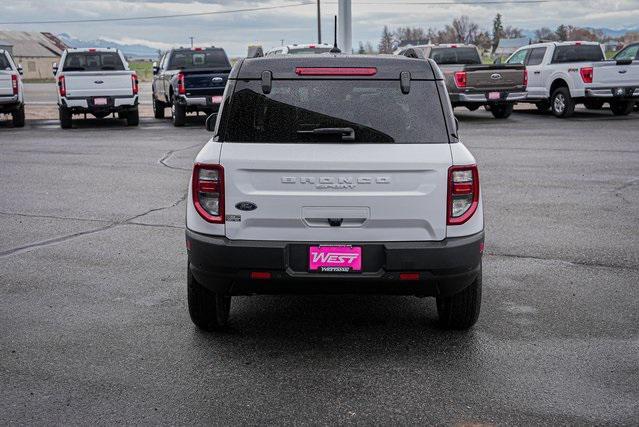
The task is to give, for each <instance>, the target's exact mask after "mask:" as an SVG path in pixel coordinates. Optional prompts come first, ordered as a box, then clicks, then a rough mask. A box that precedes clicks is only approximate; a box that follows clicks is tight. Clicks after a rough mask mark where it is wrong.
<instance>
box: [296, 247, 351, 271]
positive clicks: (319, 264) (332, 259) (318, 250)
mask: <svg viewBox="0 0 639 427" xmlns="http://www.w3.org/2000/svg"><path fill="white" fill-rule="evenodd" d="M308 268H309V270H310V271H312V272H321V273H350V272H359V271H362V248H361V247H360V246H311V247H310V248H309V253H308Z"/></svg>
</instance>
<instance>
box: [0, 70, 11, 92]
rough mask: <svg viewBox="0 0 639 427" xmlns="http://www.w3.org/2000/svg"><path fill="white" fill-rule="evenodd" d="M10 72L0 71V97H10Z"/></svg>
mask: <svg viewBox="0 0 639 427" xmlns="http://www.w3.org/2000/svg"><path fill="white" fill-rule="evenodd" d="M11 75H12V72H7V71H0V96H12V95H13V84H12V83H11Z"/></svg>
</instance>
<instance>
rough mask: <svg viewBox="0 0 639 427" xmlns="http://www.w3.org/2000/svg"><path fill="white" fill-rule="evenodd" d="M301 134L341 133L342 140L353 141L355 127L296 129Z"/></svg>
mask: <svg viewBox="0 0 639 427" xmlns="http://www.w3.org/2000/svg"><path fill="white" fill-rule="evenodd" d="M297 133H298V134H301V135H341V136H342V141H355V129H353V128H316V129H311V130H298V131H297Z"/></svg>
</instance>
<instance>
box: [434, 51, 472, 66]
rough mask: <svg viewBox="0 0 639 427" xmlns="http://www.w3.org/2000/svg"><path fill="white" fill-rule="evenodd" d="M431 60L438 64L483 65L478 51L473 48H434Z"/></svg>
mask: <svg viewBox="0 0 639 427" xmlns="http://www.w3.org/2000/svg"><path fill="white" fill-rule="evenodd" d="M430 59H432V60H433V61H435V62H436V63H438V64H473V65H474V64H481V58H480V57H479V53H477V49H475V48H473V47H446V48H436V47H435V48H433V49H432V50H431V51H430Z"/></svg>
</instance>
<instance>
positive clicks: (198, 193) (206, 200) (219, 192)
mask: <svg viewBox="0 0 639 427" xmlns="http://www.w3.org/2000/svg"><path fill="white" fill-rule="evenodd" d="M191 192H192V193H193V205H194V206H195V210H196V211H197V213H199V214H200V216H201V217H202V218H204V219H205V220H206V221H208V222H211V223H213V224H224V168H223V167H222V166H221V165H209V164H204V163H196V164H195V166H193V182H192V184H191Z"/></svg>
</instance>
